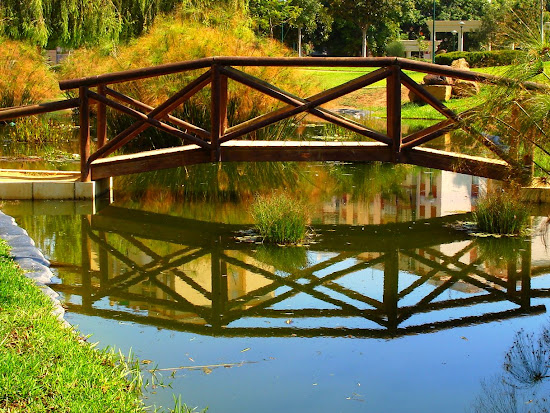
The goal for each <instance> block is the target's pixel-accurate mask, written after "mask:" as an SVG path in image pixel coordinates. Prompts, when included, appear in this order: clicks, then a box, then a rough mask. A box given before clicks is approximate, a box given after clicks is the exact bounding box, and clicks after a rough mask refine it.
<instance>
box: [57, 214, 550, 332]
mask: <svg viewBox="0 0 550 413" xmlns="http://www.w3.org/2000/svg"><path fill="white" fill-rule="evenodd" d="M449 219H450V220H455V219H456V216H455V217H450V218H437V219H431V220H423V221H417V222H414V223H411V222H408V223H404V224H399V223H398V224H387V225H379V226H364V227H361V226H342V225H340V226H320V227H318V228H317V232H318V236H317V238H316V243H314V244H313V245H311V246H310V247H309V248H308V249H306V248H302V247H288V248H268V247H266V246H263V245H257V244H254V243H246V242H237V241H235V239H234V236H235V232H236V231H237V230H238V229H242V228H243V227H242V226H232V225H227V224H214V223H206V222H199V221H195V220H189V219H184V218H179V217H173V216H168V215H161V214H156V213H148V212H142V211H137V210H131V209H126V208H119V207H113V206H110V207H107V208H106V209H104V210H103V211H101V212H100V213H99V214H96V215H93V216H91V217H90V216H83V217H82V251H83V254H82V270H81V271H80V273H75V274H74V275H73V277H69V276H66V277H64V280H63V284H60V285H56V286H54V288H55V289H56V290H58V291H60V292H63V293H64V294H65V295H66V297H65V301H66V305H67V307H68V309H69V311H72V312H77V313H84V314H93V315H98V316H101V317H104V318H113V319H118V320H127V321H133V322H138V323H142V324H148V325H154V326H158V327H161V328H168V329H172V330H180V331H189V332H194V333H199V334H204V335H214V336H291V335H295V336H302V337H314V336H354V337H377V338H392V337H398V336H403V335H408V334H419V333H428V332H434V331H438V330H442V329H447V328H452V327H458V326H463V325H470V324H476V323H484V322H488V321H494V320H503V319H507V318H513V317H518V316H522V315H526V314H533V313H542V312H544V311H545V307H544V306H542V305H532V304H531V299H532V298H534V297H547V296H550V290H549V289H546V288H545V289H532V288H531V277H534V276H536V275H537V274H539V273H540V274H542V273H544V272H548V270H549V268H548V267H547V266H545V267H540V268H538V267H532V265H531V242H530V241H529V240H502V239H473V238H470V237H469V236H468V235H466V234H465V233H462V232H458V231H455V230H452V229H449V228H447V227H445V226H444V225H442V223H443V221H444V220H449ZM494 243H498V245H497V246H496V247H495V246H494ZM503 243H504V245H503ZM495 248H498V253H497V254H494V253H492V251H494V250H495ZM507 251H508V252H507ZM503 256H504V257H505V258H503Z"/></svg>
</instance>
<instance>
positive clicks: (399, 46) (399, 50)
mask: <svg viewBox="0 0 550 413" xmlns="http://www.w3.org/2000/svg"><path fill="white" fill-rule="evenodd" d="M386 54H387V55H388V56H395V57H404V56H405V46H403V43H401V42H400V41H399V40H395V41H393V42H391V43H388V45H387V46H386Z"/></svg>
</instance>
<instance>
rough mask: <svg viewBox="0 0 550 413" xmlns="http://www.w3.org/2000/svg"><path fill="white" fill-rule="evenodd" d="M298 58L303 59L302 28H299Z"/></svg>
mask: <svg viewBox="0 0 550 413" xmlns="http://www.w3.org/2000/svg"><path fill="white" fill-rule="evenodd" d="M298 57H302V28H301V27H298Z"/></svg>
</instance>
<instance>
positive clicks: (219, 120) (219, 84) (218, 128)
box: [210, 65, 228, 162]
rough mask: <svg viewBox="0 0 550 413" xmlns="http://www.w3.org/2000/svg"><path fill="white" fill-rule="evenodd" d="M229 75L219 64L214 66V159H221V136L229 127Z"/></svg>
mask: <svg viewBox="0 0 550 413" xmlns="http://www.w3.org/2000/svg"><path fill="white" fill-rule="evenodd" d="M227 99H228V94H227V76H224V75H222V74H221V73H220V67H219V65H214V66H213V67H212V99H211V107H210V116H211V124H212V126H211V139H210V143H211V144H212V161H213V162H218V161H220V160H221V159H220V156H221V153H220V138H221V137H222V136H223V135H224V133H225V130H226V128H227Z"/></svg>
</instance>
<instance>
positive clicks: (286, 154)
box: [91, 141, 511, 180]
mask: <svg viewBox="0 0 550 413" xmlns="http://www.w3.org/2000/svg"><path fill="white" fill-rule="evenodd" d="M220 153H221V158H222V159H223V160H224V161H227V162H268V161H269V162H278V161H295V162H300V161H306V162H307V161H345V162H365V161H382V162H392V161H393V159H392V153H391V148H390V147H388V146H387V145H384V144H381V143H376V142H296V141H267V142H266V141H234V142H228V143H226V144H224V145H222V146H221V148H220ZM210 161H211V160H210V154H209V153H208V152H206V151H204V149H201V148H199V147H197V146H196V145H189V146H184V147H179V148H168V149H159V150H154V151H148V152H142V153H138V154H134V155H120V156H114V157H111V158H105V159H101V160H96V161H94V162H92V164H91V173H92V179H94V180H96V179H101V178H105V177H109V176H118V175H126V174H132V173H140V172H146V171H154V170H159V169H167V168H175V167H178V166H183V165H192V164H197V163H206V162H210ZM401 162H402V163H409V164H412V165H419V166H425V167H430V168H436V169H442V170H447V171H453V172H460V173H466V174H470V175H475V176H483V177H486V178H493V179H508V178H509V176H510V173H511V170H510V167H509V165H508V164H507V163H506V162H504V161H501V160H495V159H487V158H482V157H475V156H468V155H462V154H457V153H451V152H445V151H439V150H435V149H428V148H413V149H411V150H408V151H406V152H402V156H401Z"/></svg>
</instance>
